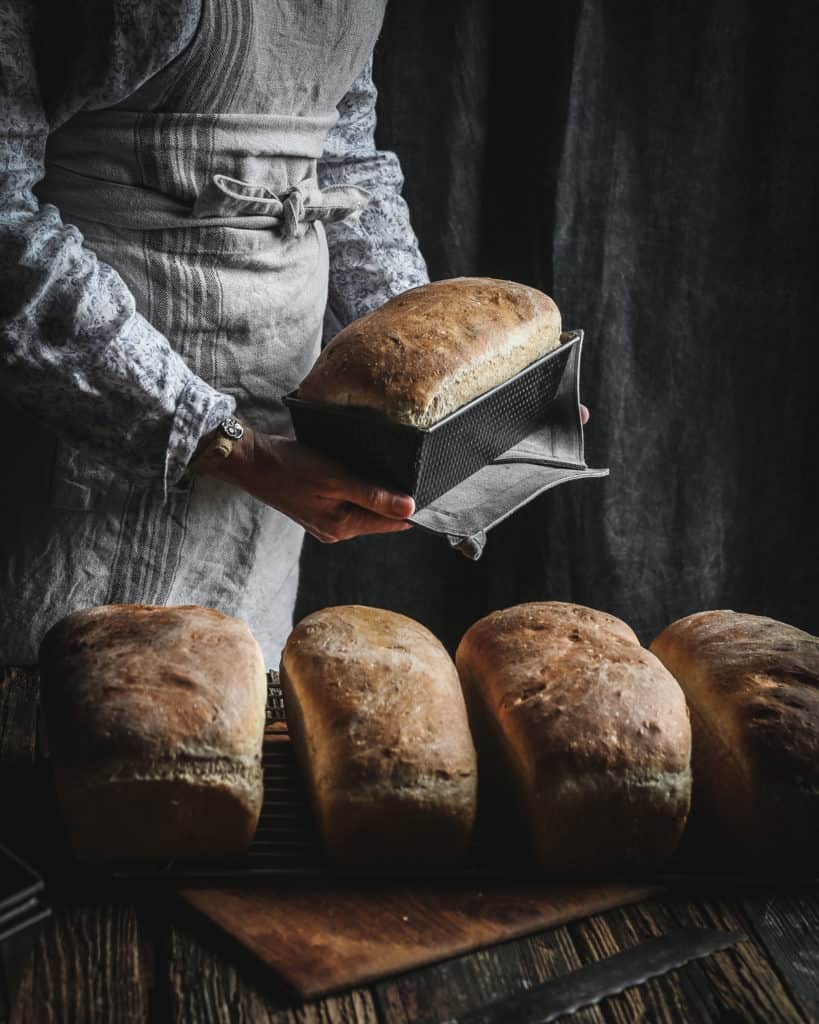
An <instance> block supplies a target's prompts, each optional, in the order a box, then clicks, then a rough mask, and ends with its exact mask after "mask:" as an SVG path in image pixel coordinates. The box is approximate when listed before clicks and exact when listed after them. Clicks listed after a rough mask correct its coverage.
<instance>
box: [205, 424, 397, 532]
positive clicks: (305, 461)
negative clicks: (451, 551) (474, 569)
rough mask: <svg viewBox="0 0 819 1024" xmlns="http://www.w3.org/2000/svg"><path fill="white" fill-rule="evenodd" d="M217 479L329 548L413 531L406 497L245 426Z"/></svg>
mask: <svg viewBox="0 0 819 1024" xmlns="http://www.w3.org/2000/svg"><path fill="white" fill-rule="evenodd" d="M213 475H214V476H217V477H219V478H220V479H222V480H226V481H228V482H229V483H232V484H235V485H236V486H238V487H241V488H242V489H243V490H245V491H247V492H248V494H252V495H253V496H254V498H258V499H259V501H263V502H265V504H267V505H271V506H272V507H273V508H275V509H278V510H279V511H280V512H283V513H284V514H285V515H286V516H289V517H290V518H291V519H295V521H296V522H297V523H300V524H301V525H302V526H303V527H304V528H305V530H306V531H307V532H308V533H309V534H311V535H312V536H313V537H315V538H316V539H317V540H320V541H322V542H324V543H325V544H333V543H335V542H336V541H339V540H348V539H349V538H351V537H358V536H360V535H361V534H366V533H397V532H399V531H401V530H409V529H411V528H412V523H408V522H406V519H407V517H408V516H411V515H412V513H413V512H414V511H415V503H414V502H413V500H412V498H411V497H409V496H408V495H406V494H399V493H397V492H394V491H390V490H387V489H386V488H384V487H381V486H379V485H378V484H374V483H370V482H368V481H366V480H362V479H361V478H360V477H357V476H355V475H354V474H352V473H350V472H349V471H348V470H347V469H345V468H344V466H342V465H341V464H340V463H338V462H336V461H335V460H334V459H330V458H328V457H327V456H325V455H322V454H320V453H319V452H316V451H313V450H312V449H311V448H306V447H305V446H304V445H301V444H299V443H298V442H297V441H291V440H289V439H288V438H286V437H278V436H276V435H273V434H260V433H255V432H254V431H253V430H251V429H250V428H249V427H247V426H246V427H245V433H244V436H243V437H242V439H241V440H240V441H238V442H237V443H236V444H235V445H234V448H233V452H232V453H231V455H230V458H229V459H227V460H226V461H225V464H224V466H222V467H219V468H217V469H216V470H214V471H213Z"/></svg>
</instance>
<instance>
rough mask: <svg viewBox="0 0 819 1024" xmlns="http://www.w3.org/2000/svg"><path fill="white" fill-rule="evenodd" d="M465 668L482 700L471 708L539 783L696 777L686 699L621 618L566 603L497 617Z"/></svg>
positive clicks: (467, 651) (461, 653)
mask: <svg viewBox="0 0 819 1024" xmlns="http://www.w3.org/2000/svg"><path fill="white" fill-rule="evenodd" d="M456 662H457V665H458V668H459V670H460V671H461V678H462V680H463V681H464V685H465V686H466V687H467V691H469V689H472V688H474V689H475V690H477V691H478V692H477V693H474V694H473V695H472V696H471V697H470V696H469V692H468V703H469V704H470V706H471V703H472V700H473V699H479V700H480V702H481V704H482V705H483V707H484V708H485V709H486V710H487V711H488V712H489V713H490V714H491V716H492V717H493V718H494V719H495V720H496V721H497V723H498V725H499V728H500V729H501V731H502V732H503V733H504V734H505V736H506V739H507V741H508V742H509V743H510V744H511V746H512V748H513V749H514V750H515V754H516V758H517V759H518V762H519V763H526V762H527V761H530V762H531V773H532V775H533V776H536V775H538V774H539V773H541V772H543V773H546V774H548V773H551V772H554V773H561V775H563V774H565V775H571V774H573V773H581V772H590V771H600V772H605V771H619V770H627V771H629V772H633V773H635V774H637V775H639V774H640V773H645V774H646V775H651V774H655V773H660V772H662V773H665V772H670V773H674V772H686V771H687V770H688V761H689V750H690V727H689V723H688V714H687V709H686V706H685V700H684V698H683V694H682V691H681V690H680V687H679V686H678V685H677V683H676V681H675V680H674V678H673V676H672V675H671V674H670V673H669V672H668V671H667V670H666V669H665V668H664V667H663V666H662V664H661V663H660V662H659V661H658V660H657V658H655V657H654V655H652V654H650V653H649V652H648V651H647V650H645V649H644V648H642V647H641V646H640V644H639V641H638V640H637V637H636V636H635V634H634V632H633V631H632V630H631V629H630V627H629V626H627V625H626V623H624V622H622V621H621V620H620V619H617V618H615V617H614V616H613V615H608V614H607V613H605V612H600V611H595V610H594V609H592V608H585V607H583V606H582V605H577V604H568V603H563V602H559V601H544V602H533V603H530V604H522V605H517V606H516V607H513V608H507V609H505V610H504V611H497V612H493V613H492V614H490V615H487V616H486V617H485V618H483V619H480V620H479V621H478V622H476V623H475V624H474V625H473V626H472V627H471V628H470V629H469V630H468V631H467V632H466V634H465V635H464V637H463V639H462V640H461V643H460V645H459V647H458V651H457V654H456ZM544 736H548V743H546V742H545V741H544ZM533 751H536V754H534V755H533Z"/></svg>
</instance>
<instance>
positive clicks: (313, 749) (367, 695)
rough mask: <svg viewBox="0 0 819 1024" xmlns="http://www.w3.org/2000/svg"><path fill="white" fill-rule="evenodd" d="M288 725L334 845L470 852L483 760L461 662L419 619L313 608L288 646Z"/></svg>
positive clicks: (351, 863)
mask: <svg viewBox="0 0 819 1024" xmlns="http://www.w3.org/2000/svg"><path fill="white" fill-rule="evenodd" d="M280 678H281V686H282V692H283V695H284V702H285V710H286V714H287V725H288V729H289V732H290V736H291V739H292V741H293V745H294V748H295V751H296V756H297V759H298V761H299V764H300V766H301V769H302V772H303V775H304V778H305V780H306V783H307V788H308V790H309V793H310V797H311V800H312V804H313V808H314V810H315V814H316V820H317V822H318V826H319V832H320V835H321V837H322V840H323V843H324V846H325V849H326V850H327V852H328V854H329V855H330V857H331V858H332V859H333V860H334V861H335V862H336V863H337V864H339V865H341V866H343V867H344V868H345V869H349V870H353V871H358V870H360V871H368V872H373V871H375V872H387V873H390V874H393V873H396V872H416V871H419V870H435V869H437V868H442V867H445V866H447V865H449V864H452V863H454V862H456V861H458V860H459V859H460V858H461V857H462V856H463V855H464V853H465V852H466V849H467V846H468V843H469V840H470V835H471V832H472V826H473V823H474V818H475V810H476V800H477V765H476V754H475V748H474V746H473V744H472V737H471V735H470V732H469V723H468V721H467V715H466V707H465V705H464V700H463V695H462V693H461V687H460V683H459V681H458V673H457V672H456V670H455V666H454V664H453V663H452V659H451V658H450V657H449V655H448V654H447V652H446V650H445V649H444V647H443V646H442V645H441V644H440V643H439V641H438V640H437V639H436V638H435V637H434V636H433V635H432V634H431V633H430V632H429V630H427V629H425V628H424V627H423V626H422V625H420V624H419V623H418V622H415V621H413V620H412V619H409V618H407V617H406V616H404V615H398V614H396V613H394V612H389V611H384V610H382V609H379V608H364V607H361V606H358V605H350V606H344V607H338V608H325V609H324V610H323V611H319V612H314V613H313V614H312V615H308V616H307V618H305V619H302V621H301V622H300V623H299V624H298V625H297V626H296V628H295V629H294V630H293V632H292V633H291V634H290V637H289V639H288V641H287V645H286V646H285V649H284V652H283V654H282V661H281V668H280Z"/></svg>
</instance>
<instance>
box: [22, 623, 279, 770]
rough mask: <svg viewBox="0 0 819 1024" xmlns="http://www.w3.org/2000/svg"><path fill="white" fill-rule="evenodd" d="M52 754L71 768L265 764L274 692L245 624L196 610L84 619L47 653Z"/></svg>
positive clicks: (55, 638) (62, 630) (44, 649)
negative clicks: (223, 761)
mask: <svg viewBox="0 0 819 1024" xmlns="http://www.w3.org/2000/svg"><path fill="white" fill-rule="evenodd" d="M40 664H41V668H42V672H43V684H44V686H43V689H44V700H45V708H46V713H47V721H48V729H49V745H50V747H51V748H52V750H54V751H55V752H56V751H58V752H59V753H60V755H61V760H62V762H63V763H64V764H65V763H66V762H68V761H70V762H72V763H74V764H75V765H80V764H89V765H93V764H99V763H100V762H102V761H105V760H106V759H108V758H115V759H119V758H121V759H122V760H123V761H125V760H128V761H130V762H132V763H134V764H143V763H144V764H145V765H146V767H147V766H148V765H149V764H150V762H152V761H153V762H158V761H162V760H163V759H166V758H169V757H170V758H174V757H176V756H177V755H180V754H181V755H185V756H187V757H192V758H196V759H202V758H238V759H244V758H257V757H258V756H260V754H261V744H262V736H263V733H264V722H265V705H266V699H267V686H266V680H265V668H264V661H263V658H262V653H261V651H260V649H259V646H258V644H257V643H256V641H255V639H254V638H253V634H252V633H251V632H250V629H249V628H248V626H247V625H245V623H244V622H242V621H241V620H239V619H235V618H232V617H231V616H229V615H223V614H222V613H221V612H218V611H214V610H213V609H210V608H201V607H198V606H194V605H189V606H178V607H169V608H165V607H158V606H153V605H103V606H101V607H97V608H90V609H88V610H85V611H80V612H76V613H74V614H73V615H69V616H67V617H66V618H64V619H62V620H61V621H60V622H58V623H57V624H56V625H55V626H54V627H53V628H52V629H51V630H49V632H48V633H47V634H46V636H45V638H44V640H43V643H42V645H41V648H40Z"/></svg>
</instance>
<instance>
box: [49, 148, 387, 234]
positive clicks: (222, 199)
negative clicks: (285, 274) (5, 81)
mask: <svg viewBox="0 0 819 1024" xmlns="http://www.w3.org/2000/svg"><path fill="white" fill-rule="evenodd" d="M37 194H38V196H39V198H40V199H41V200H43V201H44V202H48V203H54V205H55V206H57V207H58V208H59V209H60V212H61V214H62V215H63V217H66V215H67V216H68V217H70V216H72V215H73V216H75V217H78V218H80V219H82V220H88V221H97V222H100V223H102V224H108V225H111V226H113V227H119V228H129V229H131V230H134V231H165V230H167V229H169V228H205V227H234V228H248V229H256V230H262V229H270V228H278V229H279V231H280V233H281V234H282V235H283V236H284V237H285V238H301V237H302V236H303V235H304V233H305V232H306V231H307V228H308V225H309V224H310V223H311V222H312V221H316V220H320V221H338V220H345V219H348V218H352V217H355V216H357V215H358V214H359V213H360V212H361V211H362V210H363V209H364V208H365V207H366V206H367V204H368V203H369V201H370V193H369V192H367V191H365V190H364V189H363V188H358V186H356V185H330V186H328V187H327V188H320V187H319V183H318V179H317V178H315V177H309V178H304V179H303V180H302V181H300V182H298V183H297V184H295V185H293V186H292V187H291V188H289V189H287V190H286V191H285V192H279V193H275V192H272V191H271V190H270V189H269V188H267V187H266V186H265V185H254V184H253V183H252V182H248V181H242V180H240V179H239V178H229V177H227V175H224V174H214V175H213V177H212V178H211V180H210V182H208V184H207V185H206V186H205V188H204V189H203V190H202V191H201V192H200V193H199V195H198V196H197V198H196V201H195V202H194V204H193V206H192V207H191V206H189V205H188V204H186V203H183V202H181V201H180V200H178V199H175V198H174V197H173V196H169V195H166V194H165V193H164V192H159V191H156V190H155V189H149V188H141V187H140V186H138V185H124V184H122V183H121V182H116V181H107V180H105V179H101V178H93V177H90V176H88V175H85V174H80V173H78V172H77V171H72V170H70V169H69V168H67V167H61V166H58V165H52V166H50V167H49V172H48V177H47V178H46V180H45V181H43V182H42V183H41V184H40V185H38V186H37Z"/></svg>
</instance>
